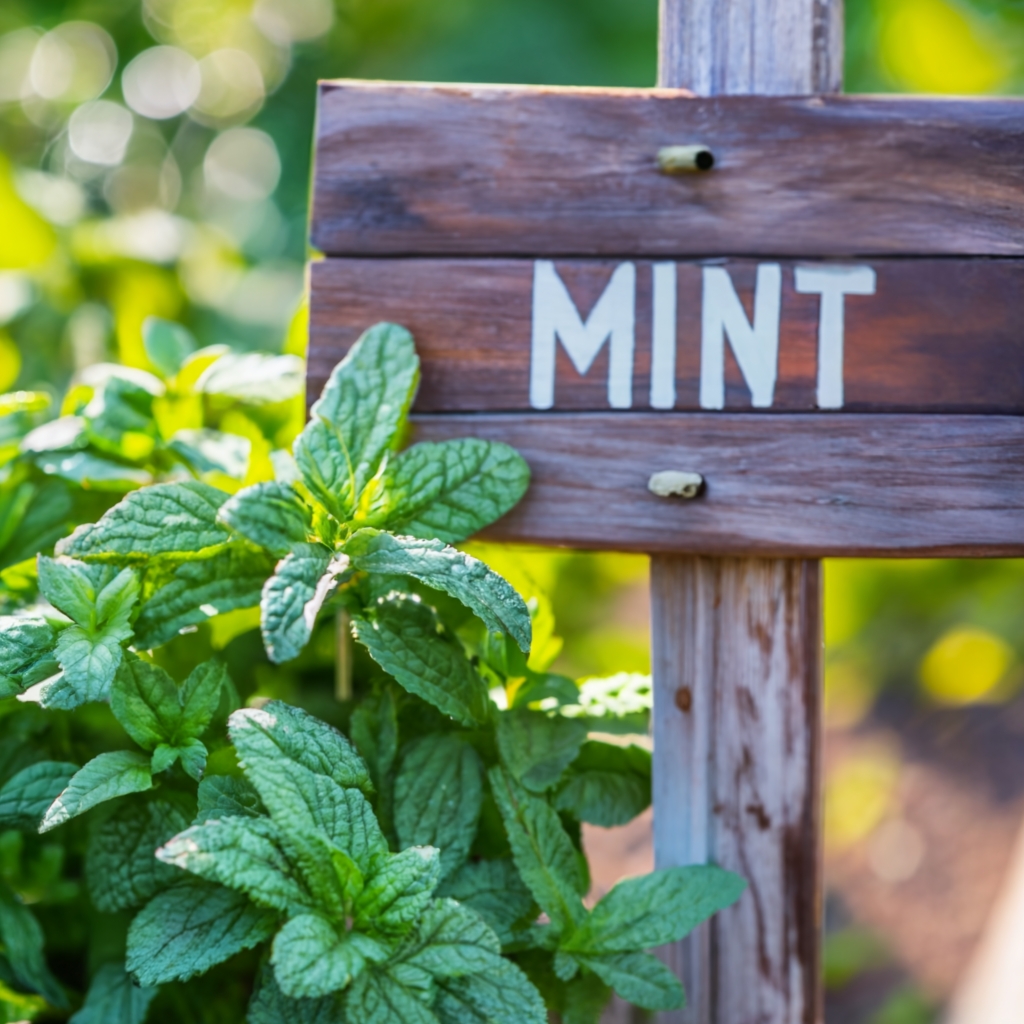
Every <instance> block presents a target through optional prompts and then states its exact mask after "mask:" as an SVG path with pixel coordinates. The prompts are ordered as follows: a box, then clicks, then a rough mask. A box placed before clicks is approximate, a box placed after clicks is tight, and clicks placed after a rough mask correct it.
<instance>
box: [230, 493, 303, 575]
mask: <svg viewBox="0 0 1024 1024" xmlns="http://www.w3.org/2000/svg"><path fill="white" fill-rule="evenodd" d="M217 518H218V520H219V521H220V522H221V523H222V524H223V525H224V526H227V527H229V528H230V529H232V530H234V531H235V532H236V533H238V534H241V535H242V536H243V537H244V538H245V539H246V540H248V541H250V542H251V543H253V544H256V545H257V546H258V547H261V548H266V550H267V551H269V552H271V553H272V554H274V555H276V556H277V557H278V558H283V557H284V556H285V555H287V554H288V553H289V552H290V551H291V550H292V548H294V547H295V545H296V544H303V543H305V542H306V541H308V540H309V536H310V533H311V532H312V529H313V527H312V521H311V517H310V512H309V507H308V506H307V505H306V503H305V502H304V501H303V500H302V499H301V498H300V497H299V496H298V494H296V493H295V488H294V487H292V486H291V485H290V484H285V483H280V482H279V481H276V480H275V481H271V482H269V483H262V484H255V485H254V486H252V487H246V488H245V490H242V491H239V492H238V493H237V494H236V495H235V496H234V497H233V498H231V499H229V500H228V501H227V502H225V504H224V505H223V506H222V508H221V510H220V512H219V513H218V516H217Z"/></svg>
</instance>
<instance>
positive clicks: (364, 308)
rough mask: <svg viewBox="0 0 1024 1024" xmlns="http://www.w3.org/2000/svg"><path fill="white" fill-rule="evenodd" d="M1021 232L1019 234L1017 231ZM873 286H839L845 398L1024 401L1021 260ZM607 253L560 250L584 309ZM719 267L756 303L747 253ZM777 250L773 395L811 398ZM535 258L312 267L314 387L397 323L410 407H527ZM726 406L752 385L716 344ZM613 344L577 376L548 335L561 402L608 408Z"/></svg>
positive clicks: (644, 276) (883, 403) (802, 338)
mask: <svg viewBox="0 0 1024 1024" xmlns="http://www.w3.org/2000/svg"><path fill="white" fill-rule="evenodd" d="M1021 237H1022V238H1024V233H1022V236H1021ZM860 262H861V263H863V264H865V265H868V266H871V267H873V268H874V269H875V271H876V275H877V291H876V294H874V295H851V296H847V298H846V300H845V360H844V379H845V400H846V404H845V407H844V408H845V410H846V411H854V412H856V411H896V410H917V411H926V412H981V411H987V412H1024V260H1011V259H993V260H962V259H929V260H899V259H873V260H869V261H860ZM617 265H618V263H617V262H616V261H598V260H575V261H556V262H555V266H556V269H557V270H558V273H559V276H560V277H561V278H562V279H563V281H564V282H565V284H566V286H567V287H568V289H569V292H570V294H571V295H572V298H573V300H574V302H575V303H576V306H577V308H578V310H579V312H580V314H581V315H582V316H583V317H584V318H585V317H586V316H587V315H588V314H589V312H590V310H591V308H592V307H593V305H594V303H595V302H596V301H597V300H598V298H599V297H600V296H601V294H602V292H603V290H604V288H605V287H606V285H607V283H608V281H609V278H610V276H611V274H612V272H613V270H614V269H615V267H616V266H617ZM722 265H724V266H725V267H726V268H727V269H728V271H729V273H730V276H731V278H732V280H733V283H734V285H735V287H736V290H737V294H738V295H739V296H740V298H741V300H742V301H743V304H744V306H745V308H746V311H747V316H748V318H749V317H750V316H751V315H752V310H753V295H754V282H755V276H756V268H757V266H758V263H757V262H755V261H750V260H731V261H726V262H725V263H724V264H722ZM795 265H796V264H794V263H792V262H788V263H784V264H783V274H782V282H783V283H782V313H781V332H780V344H779V377H778V383H777V385H776V388H775V402H774V405H773V407H772V408H773V409H775V410H780V411H786V410H790V411H802V410H807V411H810V410H814V408H815V386H816V379H817V367H818V316H819V307H820V301H821V300H820V298H819V296H817V295H801V294H797V292H796V291H795V288H794V266H795ZM651 266H652V265H651V264H650V263H649V262H640V263H638V264H637V288H636V292H637V299H636V317H637V320H636V352H635V358H634V372H633V408H634V409H637V410H643V409H648V408H650V375H651V374H650V371H651V319H652V313H651V310H652V297H651V293H652V270H651ZM533 268H534V264H533V261H531V260H519V259H502V260H480V259H439V260H429V259H369V260H357V259H330V260H325V261H323V262H320V263H316V264H314V265H313V268H312V271H313V297H312V323H311V342H310V350H309V394H310V396H311V397H314V396H315V395H317V394H319V392H320V390H321V388H322V387H323V384H324V382H325V381H326V379H327V376H328V374H329V373H330V371H331V369H332V368H333V367H334V365H335V363H337V362H338V360H339V359H341V358H342V357H343V356H344V355H345V353H346V352H347V351H348V348H349V346H350V345H351V344H352V342H353V341H355V339H356V338H357V337H358V336H359V334H360V333H361V332H362V331H363V330H365V329H366V328H367V327H368V326H370V325H371V324H373V323H375V322H377V321H380V320H391V321H394V322H396V323H400V324H404V325H405V326H406V327H408V328H409V329H410V330H411V331H412V332H413V335H414V336H415V338H416V345H417V349H418V351H419V353H420V355H421V357H422V359H423V382H422V385H421V387H420V392H419V396H418V398H417V402H416V409H417V410H418V411H420V412H464V411H472V412H479V411H520V410H522V411H526V410H529V409H530V401H529V376H530V345H531V317H532V308H533V307H532V291H533V272H534V271H533ZM676 276H677V288H678V315H677V344H676V391H677V400H676V408H677V409H680V410H684V409H698V408H699V400H698V399H699V381H700V351H701V308H702V307H701V289H702V284H701V281H702V269H701V266H700V265H699V264H696V263H680V264H678V267H677V275H676ZM726 351H727V356H726V408H727V409H734V410H743V409H749V408H750V403H751V398H750V392H749V390H748V387H747V385H746V383H745V381H744V379H743V377H742V375H741V374H740V370H739V366H738V364H737V362H736V360H735V358H734V357H733V355H732V352H731V349H730V348H729V347H728V346H727V347H726ZM608 359H609V356H608V345H607V344H606V345H605V346H604V348H603V349H602V350H601V352H600V353H599V354H598V356H597V358H596V360H595V361H594V364H593V365H592V366H591V368H590V370H589V371H588V373H587V374H586V376H580V375H579V374H578V373H577V371H576V370H575V368H574V367H573V365H572V363H571V362H570V361H569V358H568V356H567V355H566V352H565V350H564V347H563V346H562V345H561V344H559V345H558V348H557V363H556V373H555V405H554V408H555V409H556V410H593V411H597V410H606V409H608V407H609V406H608Z"/></svg>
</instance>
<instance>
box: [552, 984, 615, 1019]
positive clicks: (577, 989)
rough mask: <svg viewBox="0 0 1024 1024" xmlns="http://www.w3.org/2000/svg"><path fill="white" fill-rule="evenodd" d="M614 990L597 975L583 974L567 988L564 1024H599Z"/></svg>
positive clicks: (563, 1011)
mask: <svg viewBox="0 0 1024 1024" xmlns="http://www.w3.org/2000/svg"><path fill="white" fill-rule="evenodd" d="M611 995H612V990H611V989H610V988H609V987H608V986H607V985H606V984H605V983H604V982H603V981H601V979H600V978H599V977H597V975H596V974H581V975H579V977H577V978H574V979H573V980H572V981H570V982H569V984H568V985H566V986H565V1008H564V1009H563V1010H562V1024H599V1021H600V1020H601V1015H602V1013H604V1008H605V1007H606V1006H607V1005H608V1000H609V999H610V998H611Z"/></svg>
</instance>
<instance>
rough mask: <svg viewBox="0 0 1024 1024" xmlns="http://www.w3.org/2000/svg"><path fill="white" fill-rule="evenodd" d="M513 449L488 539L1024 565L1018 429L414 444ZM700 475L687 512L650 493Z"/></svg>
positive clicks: (855, 426) (496, 419)
mask: <svg viewBox="0 0 1024 1024" xmlns="http://www.w3.org/2000/svg"><path fill="white" fill-rule="evenodd" d="M466 436H473V437H482V438H486V439H491V440H500V441H504V442H507V443H508V444H511V445H513V446H514V447H515V448H517V449H518V450H519V451H520V452H521V453H522V455H523V456H524V458H525V459H526V460H527V462H528V463H529V464H530V468H531V470H532V474H533V479H532V484H531V487H530V489H529V491H528V492H527V495H526V497H525V498H524V499H523V501H522V502H521V503H520V504H519V505H518V506H517V507H516V508H515V509H513V511H512V512H510V513H509V514H508V515H507V516H505V517H504V518H503V519H501V520H499V522H498V523H496V524H495V525H494V526H493V527H491V528H490V529H489V530H488V531H487V532H486V533H485V534H484V536H486V537H488V538H490V539H493V540H501V541H516V542H525V543H532V544H544V545H565V546H569V547H574V548H584V549H588V548H589V549H596V550H623V551H640V552H651V553H654V552H686V553H689V554H708V555H771V556H779V557H804V558H812V557H825V556H850V557H862V556H871V555H878V556H925V555H944V556H951V557H952V556H1003V557H1020V556H1024V516H1022V510H1024V420H1022V419H1020V418H1018V417H1004V416H920V415H869V416H854V415H847V414H836V415H833V416H808V415H799V414H783V415H774V416H769V415H763V414H751V415H735V414H729V413H725V414H709V413H697V414H672V413H666V414H661V415H655V414H650V413H626V414H619V415H608V414H592V413H591V414H587V413H584V414H577V413H565V414H560V415H552V414H547V415H475V416H474V415H463V416H459V415H446V416H418V417H415V437H416V440H431V441H440V440H446V439H450V438H455V437H466ZM664 470H682V471H692V472H698V473H701V474H703V476H704V478H705V480H706V484H707V487H706V492H705V493H704V495H703V496H701V497H699V498H696V499H693V500H690V501H687V500H683V499H677V498H659V497H656V496H655V495H653V494H651V493H650V492H649V491H648V489H647V482H648V480H649V478H650V476H651V474H653V473H656V472H661V471H664Z"/></svg>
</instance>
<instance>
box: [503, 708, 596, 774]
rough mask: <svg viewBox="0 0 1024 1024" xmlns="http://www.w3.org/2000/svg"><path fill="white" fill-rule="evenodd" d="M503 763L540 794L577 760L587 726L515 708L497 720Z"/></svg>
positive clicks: (538, 712) (539, 712) (585, 735)
mask: <svg viewBox="0 0 1024 1024" xmlns="http://www.w3.org/2000/svg"><path fill="white" fill-rule="evenodd" d="M497 738H498V750H499V751H500V753H501V760H502V763H503V764H504V765H505V767H506V768H508V770H509V771H510V772H511V773H512V775H513V777H514V778H516V779H517V780H518V781H519V782H521V783H522V784H523V785H524V786H525V787H526V788H527V789H528V790H530V791H531V792H533V793H543V792H544V790H546V789H550V788H551V787H552V786H553V785H555V783H557V782H558V780H559V779H560V778H561V777H562V773H563V772H564V771H565V769H566V768H567V767H568V766H569V765H570V763H571V762H573V761H574V760H575V759H576V756H577V755H578V754H579V752H580V747H581V746H582V745H583V741H584V740H585V739H586V738H587V727H586V726H585V725H584V724H583V723H582V722H574V721H572V720H571V719H567V718H560V717H558V716H551V715H546V714H544V713H543V712H541V711H530V710H529V709H527V708H515V709H514V710H512V711H505V712H503V713H502V715H501V716H500V717H499V718H498V733H497Z"/></svg>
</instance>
